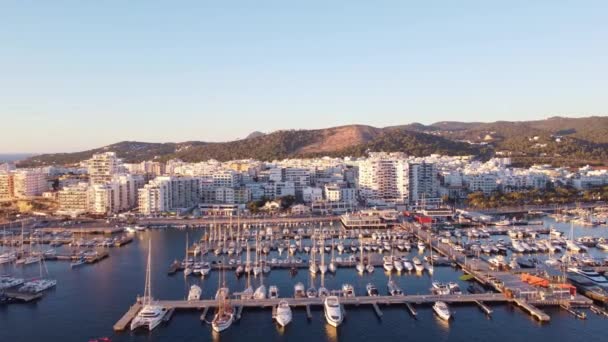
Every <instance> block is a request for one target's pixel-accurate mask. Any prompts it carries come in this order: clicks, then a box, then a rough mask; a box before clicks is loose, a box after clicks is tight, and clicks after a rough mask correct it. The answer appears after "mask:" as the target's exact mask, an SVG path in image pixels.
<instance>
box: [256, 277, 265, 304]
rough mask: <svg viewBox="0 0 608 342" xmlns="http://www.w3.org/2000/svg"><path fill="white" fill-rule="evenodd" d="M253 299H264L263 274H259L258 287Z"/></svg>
mask: <svg viewBox="0 0 608 342" xmlns="http://www.w3.org/2000/svg"><path fill="white" fill-rule="evenodd" d="M253 298H254V299H266V286H264V273H261V274H260V286H258V288H257V289H255V292H254V293H253Z"/></svg>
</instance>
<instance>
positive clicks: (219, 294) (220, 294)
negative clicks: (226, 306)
mask: <svg viewBox="0 0 608 342" xmlns="http://www.w3.org/2000/svg"><path fill="white" fill-rule="evenodd" d="M229 295H230V289H229V288H227V287H221V288H219V289H218V290H217V291H216V292H215V300H218V301H219V300H220V299H228V296H229Z"/></svg>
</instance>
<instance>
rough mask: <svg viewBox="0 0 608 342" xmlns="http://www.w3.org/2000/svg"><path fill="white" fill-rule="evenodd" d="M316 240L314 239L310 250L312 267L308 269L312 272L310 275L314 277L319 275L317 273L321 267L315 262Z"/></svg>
mask: <svg viewBox="0 0 608 342" xmlns="http://www.w3.org/2000/svg"><path fill="white" fill-rule="evenodd" d="M315 249H316V246H315V239H314V237H313V239H312V247H311V248H310V266H309V267H308V270H309V271H310V274H312V275H317V272H318V271H319V267H318V266H317V261H316V260H315Z"/></svg>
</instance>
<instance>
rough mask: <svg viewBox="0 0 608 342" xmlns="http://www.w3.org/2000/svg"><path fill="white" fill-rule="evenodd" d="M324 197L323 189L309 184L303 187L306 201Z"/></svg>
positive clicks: (303, 198) (303, 197)
mask: <svg viewBox="0 0 608 342" xmlns="http://www.w3.org/2000/svg"><path fill="white" fill-rule="evenodd" d="M322 199H323V189H321V188H314V187H311V186H307V187H305V188H304V189H302V200H303V201H304V202H306V203H311V202H316V201H320V200H322Z"/></svg>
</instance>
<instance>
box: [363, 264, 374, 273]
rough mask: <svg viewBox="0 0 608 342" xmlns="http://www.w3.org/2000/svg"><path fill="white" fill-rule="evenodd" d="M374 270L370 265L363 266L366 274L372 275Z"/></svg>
mask: <svg viewBox="0 0 608 342" xmlns="http://www.w3.org/2000/svg"><path fill="white" fill-rule="evenodd" d="M374 269H375V267H374V265H372V264H367V265H366V266H365V270H366V271H367V273H374Z"/></svg>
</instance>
